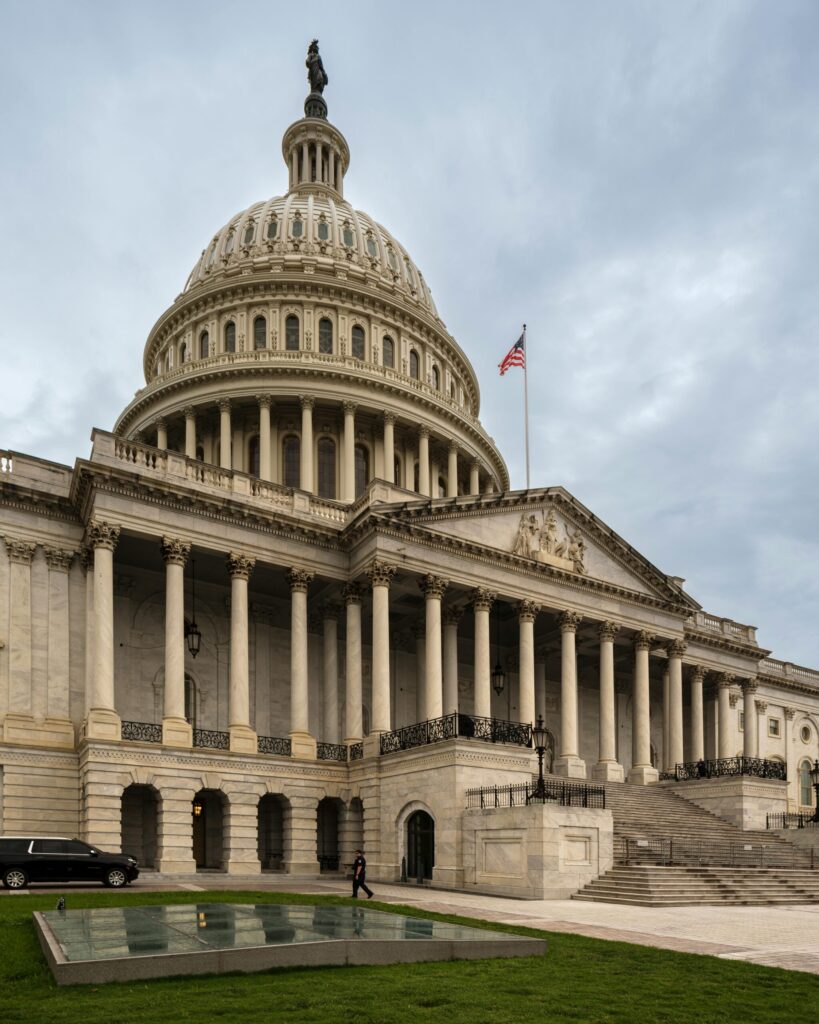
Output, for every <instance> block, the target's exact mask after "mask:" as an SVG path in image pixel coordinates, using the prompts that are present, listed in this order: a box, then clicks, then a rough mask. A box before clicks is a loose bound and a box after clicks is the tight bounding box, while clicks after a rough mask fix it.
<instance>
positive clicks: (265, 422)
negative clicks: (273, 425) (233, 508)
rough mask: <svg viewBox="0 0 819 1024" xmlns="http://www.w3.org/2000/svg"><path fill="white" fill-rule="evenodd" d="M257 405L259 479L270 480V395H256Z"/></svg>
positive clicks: (271, 471) (271, 472)
mask: <svg viewBox="0 0 819 1024" xmlns="http://www.w3.org/2000/svg"><path fill="white" fill-rule="evenodd" d="M256 400H257V402H258V403H259V479H260V480H272V479H273V469H272V465H271V462H270V406H271V405H272V399H271V397H270V395H257V396H256Z"/></svg>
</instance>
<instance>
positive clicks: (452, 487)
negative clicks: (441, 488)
mask: <svg viewBox="0 0 819 1024" xmlns="http://www.w3.org/2000/svg"><path fill="white" fill-rule="evenodd" d="M446 496H447V497H448V498H457V497H458V445H457V444H456V443H455V442H454V441H450V443H449V453H448V456H447V469H446Z"/></svg>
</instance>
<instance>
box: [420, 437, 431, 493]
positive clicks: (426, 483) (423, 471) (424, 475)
mask: <svg viewBox="0 0 819 1024" xmlns="http://www.w3.org/2000/svg"><path fill="white" fill-rule="evenodd" d="M418 491H419V493H420V494H425V495H426V496H427V497H430V496H431V495H432V490H431V488H430V480H429V430H428V429H427V428H426V427H420V428H419V430H418Z"/></svg>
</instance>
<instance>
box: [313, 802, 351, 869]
mask: <svg viewBox="0 0 819 1024" xmlns="http://www.w3.org/2000/svg"><path fill="white" fill-rule="evenodd" d="M345 810H346V808H345V807H344V802H343V801H342V800H339V799H338V797H333V796H326V797H324V799H323V800H319V803H318V808H317V809H316V830H317V831H316V838H317V849H318V862H319V868H320V870H321V871H323V872H335V871H338V870H339V867H340V861H341V858H340V850H339V836H340V831H341V830H340V828H339V825H340V823H341V821H342V819H343V816H344V813H345Z"/></svg>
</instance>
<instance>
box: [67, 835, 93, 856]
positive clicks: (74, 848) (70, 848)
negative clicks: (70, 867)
mask: <svg viewBox="0 0 819 1024" xmlns="http://www.w3.org/2000/svg"><path fill="white" fill-rule="evenodd" d="M65 846H66V851H65V852H66V853H74V854H77V853H84V854H85V855H86V857H87V856H89V855H90V853H91V848H90V847H89V846H88V844H87V843H84V842H82V840H80V839H69V841H68V842H67V843H66V844H65Z"/></svg>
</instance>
